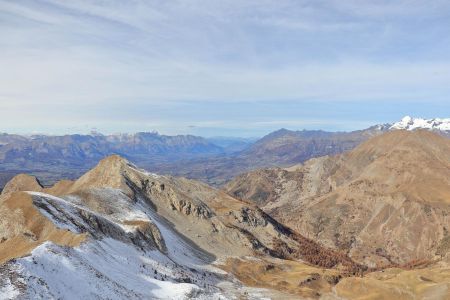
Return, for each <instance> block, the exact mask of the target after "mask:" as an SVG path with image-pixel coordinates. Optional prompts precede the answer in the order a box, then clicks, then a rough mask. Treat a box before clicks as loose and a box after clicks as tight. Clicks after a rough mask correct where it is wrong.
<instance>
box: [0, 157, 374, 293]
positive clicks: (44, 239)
mask: <svg viewBox="0 0 450 300" xmlns="http://www.w3.org/2000/svg"><path fill="white" fill-rule="evenodd" d="M33 189H34V191H30V190H33ZM0 213H1V216H2V218H1V221H0V222H1V224H0V240H1V243H0V263H3V265H2V267H1V269H0V271H1V274H2V277H1V280H0V291H2V292H4V293H9V294H10V295H13V296H14V297H18V298H21V297H24V298H36V297H42V298H59V297H66V296H67V295H69V298H70V297H73V298H86V297H88V298H95V297H100V298H108V299H111V298H112V299H123V298H133V299H146V298H171V299H178V298H179V299H182V298H183V297H194V298H205V299H211V298H217V297H219V294H221V295H225V296H226V295H229V296H233V297H234V296H239V295H241V294H243V293H245V292H246V291H247V290H246V289H247V288H245V287H244V286H242V283H239V282H238V281H236V280H235V279H233V278H234V277H232V276H231V274H233V272H230V275H227V276H224V273H223V272H222V271H219V270H218V269H217V267H218V266H222V268H224V269H227V266H229V265H230V264H231V262H230V261H229V260H228V259H230V258H232V257H239V258H240V259H242V261H243V262H245V261H248V260H249V259H252V258H248V257H255V256H256V257H260V258H266V259H271V258H273V257H278V258H284V259H291V260H300V261H303V262H304V263H307V264H310V265H311V267H310V268H312V269H314V270H317V271H318V272H320V273H323V272H322V271H320V270H321V268H334V270H335V271H334V272H336V273H337V274H342V276H344V275H345V276H348V275H349V274H354V273H358V274H359V273H362V272H364V270H366V268H365V267H363V266H361V265H358V264H356V263H354V262H353V261H352V260H351V259H349V258H348V257H347V256H346V255H345V254H342V253H339V252H336V251H333V250H329V249H326V248H324V247H322V246H320V245H319V244H317V243H315V242H314V241H312V240H309V239H306V238H305V237H303V236H301V235H300V234H298V233H295V232H293V231H292V230H290V229H288V228H286V227H285V226H283V225H282V224H280V223H278V222H277V221H275V220H273V219H272V218H271V217H270V216H268V215H267V214H265V213H264V212H262V211H261V210H260V209H258V208H257V207H256V206H255V205H254V204H251V203H246V202H243V201H240V200H237V199H234V198H232V197H230V196H228V195H227V194H225V193H224V192H222V191H219V190H216V189H213V188H211V187H209V186H207V185H205V184H203V183H199V182H196V181H192V180H187V179H184V178H174V177H168V176H159V175H156V174H153V173H148V172H145V171H143V170H141V169H138V168H137V167H136V166H134V165H133V164H131V163H130V162H128V161H127V160H125V159H123V158H121V157H119V156H110V157H108V158H106V159H103V160H102V161H101V162H100V163H99V164H98V165H97V166H96V167H95V168H94V169H92V170H90V171H89V172H87V173H86V174H84V175H83V176H81V177H80V178H79V179H78V180H76V181H67V180H66V181H61V182H59V183H57V184H55V185H54V186H52V187H50V188H42V187H41V186H40V185H39V183H38V181H37V180H36V179H34V178H32V177H29V176H24V175H19V176H16V177H15V178H14V179H13V180H12V181H11V182H10V183H8V184H7V188H5V191H4V193H2V195H1V197H0ZM24 256H25V257H24ZM213 264H216V266H214V265H213ZM233 265H236V264H235V263H233ZM304 276H307V274H306V275H304ZM319 276H321V275H319ZM323 276H325V274H324V275H323ZM327 276H328V275H327ZM336 276H337V275H336ZM83 278H88V280H87V281H86V280H83ZM333 284H335V282H332V281H330V282H328V281H326V280H325V279H324V285H326V288H325V290H326V291H331V286H332V285H333ZM99 287H100V288H99ZM303 289H307V288H306V287H297V289H296V293H300V294H301V293H302V291H303ZM264 293H268V292H267V291H264ZM270 293H272V292H270ZM255 297H256V296H255ZM258 297H259V296H258Z"/></svg>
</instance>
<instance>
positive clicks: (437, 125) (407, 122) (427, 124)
mask: <svg viewBox="0 0 450 300" xmlns="http://www.w3.org/2000/svg"><path fill="white" fill-rule="evenodd" d="M390 129H391V130H392V129H404V130H416V129H428V130H442V131H450V118H449V119H439V118H435V119H422V118H412V117H410V116H406V117H404V118H403V119H401V121H399V122H397V123H394V124H393V125H392V126H391V127H390Z"/></svg>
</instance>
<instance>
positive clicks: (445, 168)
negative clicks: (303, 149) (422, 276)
mask: <svg viewBox="0 0 450 300" xmlns="http://www.w3.org/2000/svg"><path fill="white" fill-rule="evenodd" d="M449 178H450V141H449V140H448V139H447V138H444V137H441V136H439V135H437V134H434V133H432V132H428V131H413V132H407V131H401V130H399V131H393V132H389V133H386V134H384V135H381V136H378V137H375V138H373V139H371V140H369V141H368V142H366V143H363V144H362V145H361V146H359V147H357V148H356V149H354V150H353V151H351V152H348V153H346V154H343V155H339V156H335V157H323V158H319V159H314V160H310V161H308V162H306V163H305V164H304V165H298V166H294V167H292V168H289V169H281V168H273V169H267V170H261V171H255V172H251V173H248V174H244V175H241V176H239V177H237V178H236V179H235V180H233V181H232V182H230V183H229V184H228V185H227V186H226V191H227V192H228V193H229V194H230V195H232V196H235V197H238V198H241V199H248V200H252V201H254V202H255V203H258V205H260V207H261V208H262V209H263V210H264V211H265V212H267V213H269V214H271V215H272V216H274V217H275V219H277V220H278V221H280V222H282V223H284V224H286V225H288V226H290V227H291V228H293V229H294V230H296V231H298V232H302V233H304V234H306V235H307V236H308V237H310V238H313V239H317V240H319V241H321V242H322V243H323V244H324V245H327V246H329V247H333V248H336V249H341V250H345V251H347V252H348V253H349V255H350V256H351V257H352V258H354V259H355V260H357V261H360V262H363V263H365V264H367V265H370V266H376V265H388V264H396V263H400V264H402V263H407V262H409V261H412V260H420V259H429V260H431V259H434V258H436V257H439V256H445V255H447V253H448V247H447V246H446V245H447V244H448V243H446V241H447V240H448V228H449V227H450V202H449V199H450V179H449ZM442 249H447V250H442Z"/></svg>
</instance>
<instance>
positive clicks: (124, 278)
mask: <svg viewBox="0 0 450 300" xmlns="http://www.w3.org/2000/svg"><path fill="white" fill-rule="evenodd" d="M30 194H31V195H32V196H33V202H34V205H35V206H37V207H38V208H39V210H40V211H41V213H42V214H44V215H45V216H46V217H47V218H49V219H51V220H52V222H53V223H54V224H56V225H57V226H58V227H59V228H63V229H66V230H70V231H72V232H75V233H78V232H89V233H90V235H91V237H90V238H89V239H88V240H87V241H86V242H85V243H83V244H81V245H80V246H79V247H75V248H72V247H63V246H58V245H56V244H54V243H52V242H45V243H43V244H41V245H40V246H38V247H37V248H35V249H34V250H33V251H32V253H31V255H30V256H27V257H24V258H19V259H16V260H13V261H10V262H8V263H7V264H5V265H4V266H2V268H3V269H2V272H1V274H2V275H6V274H8V276H2V278H0V299H36V298H39V299H61V298H63V299H187V298H189V299H191V298H195V299H219V298H220V294H219V290H218V288H217V287H216V285H217V284H218V282H220V281H221V279H220V278H219V277H220V276H221V274H220V272H219V271H215V270H214V268H212V267H210V266H207V265H206V264H205V262H203V261H202V259H201V253H199V252H198V250H196V249H193V248H192V247H189V245H187V244H186V243H185V241H184V240H183V238H182V237H181V236H179V235H177V233H176V232H174V231H173V229H171V228H170V227H168V226H166V224H164V223H163V222H160V220H158V229H161V231H162V232H163V238H164V240H165V242H166V244H165V247H164V248H166V247H167V251H164V252H165V253H164V252H163V251H161V249H158V247H157V246H156V245H155V243H154V242H153V241H151V239H149V238H145V237H140V236H139V233H138V232H137V230H136V228H132V226H129V227H127V226H123V225H122V224H121V223H120V222H118V221H119V220H120V219H119V218H117V217H116V216H114V215H112V216H110V217H108V218H107V217H104V216H101V215H99V214H98V213H96V212H93V211H91V210H89V209H88V208H86V207H83V205H82V204H80V203H76V199H73V198H68V199H69V200H68V199H63V198H59V197H55V196H51V195H47V194H44V193H35V192H30ZM115 200H116V201H118V205H120V206H121V210H122V212H123V215H122V216H121V217H123V216H124V215H127V216H128V217H138V220H139V221H140V222H151V223H153V220H152V219H151V218H150V216H149V215H147V214H146V213H145V212H146V210H147V211H148V209H149V208H145V207H141V209H142V210H137V209H132V208H131V207H125V205H123V203H120V202H121V201H120V198H119V197H116V198H115ZM73 202H75V203H73Z"/></svg>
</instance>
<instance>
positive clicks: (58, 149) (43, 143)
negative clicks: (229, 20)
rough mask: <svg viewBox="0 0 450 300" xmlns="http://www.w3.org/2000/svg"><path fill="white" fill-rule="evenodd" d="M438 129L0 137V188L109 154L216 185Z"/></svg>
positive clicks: (414, 123)
mask: <svg viewBox="0 0 450 300" xmlns="http://www.w3.org/2000/svg"><path fill="white" fill-rule="evenodd" d="M420 128H424V129H428V130H438V131H440V132H441V133H442V134H444V135H448V132H450V131H449V128H450V119H431V120H424V119H413V118H410V117H405V118H403V119H402V120H401V121H400V122H397V123H394V124H383V125H376V126H372V127H370V128H367V129H364V130H357V131H352V132H327V131H321V130H302V131H291V130H287V129H280V130H277V131H275V132H272V133H270V134H268V135H266V136H264V137H263V138H261V139H259V140H257V139H242V138H228V137H217V138H209V139H207V138H203V137H198V136H192V135H177V136H166V135H160V134H158V133H155V132H150V133H149V132H141V133H136V134H117V135H102V134H96V133H93V134H91V135H79V134H73V135H64V136H48V135H34V136H21V135H14V134H6V133H5V134H0V187H2V186H3V185H4V184H5V183H6V182H7V181H8V180H9V179H10V178H11V177H13V176H14V175H15V174H18V173H23V172H26V173H31V174H34V175H36V176H38V177H39V178H40V179H41V180H42V183H43V184H44V185H49V184H52V183H54V182H55V181H56V180H58V179H60V178H69V179H73V178H76V177H78V176H80V175H81V174H82V173H83V172H85V171H87V170H88V169H89V168H92V167H93V166H94V165H95V163H96V162H97V161H98V160H100V159H102V158H104V157H105V156H108V155H111V154H119V155H121V156H123V157H126V158H127V159H129V160H130V161H133V162H134V163H136V164H137V165H139V166H140V167H143V168H146V169H149V170H153V171H155V172H159V173H163V174H171V175H177V176H185V177H188V178H193V179H199V180H202V181H204V182H207V183H209V184H212V185H215V186H220V185H222V184H224V183H226V182H227V181H228V180H230V179H231V178H233V177H234V176H236V175H238V174H240V173H243V172H247V171H250V170H254V169H258V168H264V167H270V166H289V165H293V164H297V163H302V162H304V161H306V160H308V159H310V158H313V157H319V156H325V155H335V154H339V153H342V152H345V151H349V150H351V149H353V148H355V147H356V146H358V145H359V144H361V143H362V142H363V141H366V140H367V139H369V138H371V137H373V136H377V135H379V134H381V133H384V132H386V131H389V130H394V129H407V130H414V129H420Z"/></svg>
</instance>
